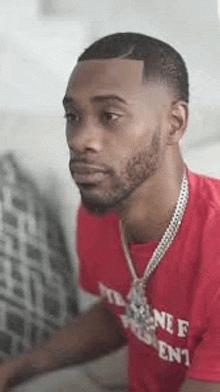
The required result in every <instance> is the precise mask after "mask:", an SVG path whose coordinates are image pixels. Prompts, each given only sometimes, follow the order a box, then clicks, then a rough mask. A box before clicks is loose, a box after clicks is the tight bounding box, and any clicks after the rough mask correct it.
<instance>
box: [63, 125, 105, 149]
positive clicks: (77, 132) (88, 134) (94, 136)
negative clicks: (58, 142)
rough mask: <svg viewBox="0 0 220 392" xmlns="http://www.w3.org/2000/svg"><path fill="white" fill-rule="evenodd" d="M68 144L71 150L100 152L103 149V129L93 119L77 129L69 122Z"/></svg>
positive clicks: (67, 130)
mask: <svg viewBox="0 0 220 392" xmlns="http://www.w3.org/2000/svg"><path fill="white" fill-rule="evenodd" d="M66 138H67V144H68V147H69V149H70V150H71V151H73V152H74V153H76V154H83V153H85V152H86V151H90V152H91V151H92V152H94V153H98V152H100V151H101V150H102V145H103V130H101V128H100V127H99V126H98V124H95V123H94V122H92V121H89V120H88V121H87V122H86V123H84V124H81V125H80V126H78V127H77V128H75V129H72V127H71V126H69V125H68V124H67V126H66Z"/></svg>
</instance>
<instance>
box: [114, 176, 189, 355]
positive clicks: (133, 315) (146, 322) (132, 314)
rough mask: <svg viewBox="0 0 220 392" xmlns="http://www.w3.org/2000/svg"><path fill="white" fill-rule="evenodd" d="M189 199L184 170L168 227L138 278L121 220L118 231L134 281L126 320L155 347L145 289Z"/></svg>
mask: <svg viewBox="0 0 220 392" xmlns="http://www.w3.org/2000/svg"><path fill="white" fill-rule="evenodd" d="M188 198H189V184H188V178H187V174H186V171H185V172H184V175H183V179H182V183H181V189H180V194H179V197H178V201H177V205H176V208H175V211H174V214H173V217H172V219H171V221H170V223H169V226H168V227H167V229H166V231H165V233H164V235H163V237H162V238H161V240H160V242H159V244H158V246H157V247H156V249H155V250H154V252H153V255H152V257H151V259H150V261H149V263H148V265H147V267H146V269H145V271H144V274H143V276H142V277H141V278H138V276H137V274H136V271H135V268H134V266H133V263H132V260H131V256H130V253H129V249H128V245H127V243H126V240H125V237H124V231H123V228H122V223H121V221H120V222H119V224H120V232H121V241H122V246H123V250H124V253H125V257H126V261H127V264H128V267H129V269H130V272H131V275H132V278H133V282H132V286H131V289H130V292H129V294H128V296H127V300H128V302H127V305H126V309H125V316H126V319H127V321H128V322H129V323H131V324H132V325H133V327H135V328H138V329H139V331H140V333H141V336H142V338H144V340H146V341H147V342H148V344H151V345H153V346H154V347H155V348H157V338H156V335H155V323H154V317H153V311H152V308H151V305H150V304H149V303H148V300H147V297H146V294H145V289H146V284H147V281H148V279H149V278H150V276H151V275H152V273H153V272H154V270H155V269H156V268H157V266H158V265H159V263H160V262H161V260H162V258H163V257H164V255H165V253H166V252H167V250H168V248H169V247H170V245H171V244H172V242H173V240H174V238H175V236H176V234H177V232H178V229H179V226H180V224H181V222H182V218H183V215H184V212H185V209H186V205H187V202H188Z"/></svg>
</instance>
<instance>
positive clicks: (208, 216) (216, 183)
mask: <svg viewBox="0 0 220 392" xmlns="http://www.w3.org/2000/svg"><path fill="white" fill-rule="evenodd" d="M189 187H190V192H191V194H192V201H193V203H192V204H193V208H195V209H196V211H197V212H198V213H199V214H201V216H202V217H203V218H204V220H209V221H210V223H211V221H212V223H214V222H216V224H219V223H220V178H217V177H211V176H207V175H205V174H202V173H195V172H194V173H193V172H189ZM204 223H205V222H204Z"/></svg>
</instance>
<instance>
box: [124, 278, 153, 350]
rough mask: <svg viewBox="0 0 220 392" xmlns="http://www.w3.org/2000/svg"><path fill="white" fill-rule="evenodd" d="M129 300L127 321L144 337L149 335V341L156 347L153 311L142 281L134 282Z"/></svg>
mask: <svg viewBox="0 0 220 392" xmlns="http://www.w3.org/2000/svg"><path fill="white" fill-rule="evenodd" d="M127 299H128V301H129V303H128V304H127V306H126V310H125V312H126V313H125V315H126V318H127V320H128V321H130V322H131V323H132V324H133V325H135V326H136V327H137V328H138V329H139V331H140V333H141V336H142V337H144V336H145V337H146V335H148V339H147V340H148V341H151V343H150V344H152V345H153V346H156V345H157V344H156V340H157V338H156V335H155V329H156V328H155V323H154V316H153V311H152V309H151V306H150V305H149V303H148V302H147V298H146V296H145V287H144V284H143V283H142V281H141V280H136V281H135V282H133V284H132V287H131V290H130V292H129V294H128V296H127ZM149 338H150V339H149Z"/></svg>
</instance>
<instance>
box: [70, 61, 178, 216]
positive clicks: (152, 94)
mask: <svg viewBox="0 0 220 392" xmlns="http://www.w3.org/2000/svg"><path fill="white" fill-rule="evenodd" d="M170 101H171V97H170V94H169V92H168V90H167V88H166V87H165V86H164V85H162V84H159V83H155V82H154V83H152V82H151V83H149V84H147V83H143V62H142V61H136V60H125V59H111V60H91V61H84V62H81V63H79V64H78V65H77V66H76V68H75V69H74V71H73V73H72V75H71V77H70V80H69V83H68V86H67V90H66V95H65V98H64V107H65V112H66V118H67V124H66V137H67V143H68V146H69V150H70V165H69V166H70V171H71V175H72V177H73V179H74V181H75V183H76V185H77V186H78V188H79V190H80V193H81V198H82V202H83V204H84V205H85V207H86V208H87V209H89V210H90V211H92V212H94V213H96V214H104V213H106V212H108V211H110V210H113V209H117V207H118V206H120V205H121V204H122V203H123V202H124V201H126V200H127V199H128V198H129V196H130V195H131V194H133V193H134V192H135V191H136V190H137V189H138V188H140V187H141V186H142V185H143V184H144V183H145V182H147V180H148V179H149V178H150V177H152V176H153V175H154V174H155V173H156V172H157V170H158V169H159V168H160V166H161V165H162V163H163V155H164V135H165V133H166V129H167V126H168V125H167V124H168V111H169V105H170Z"/></svg>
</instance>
